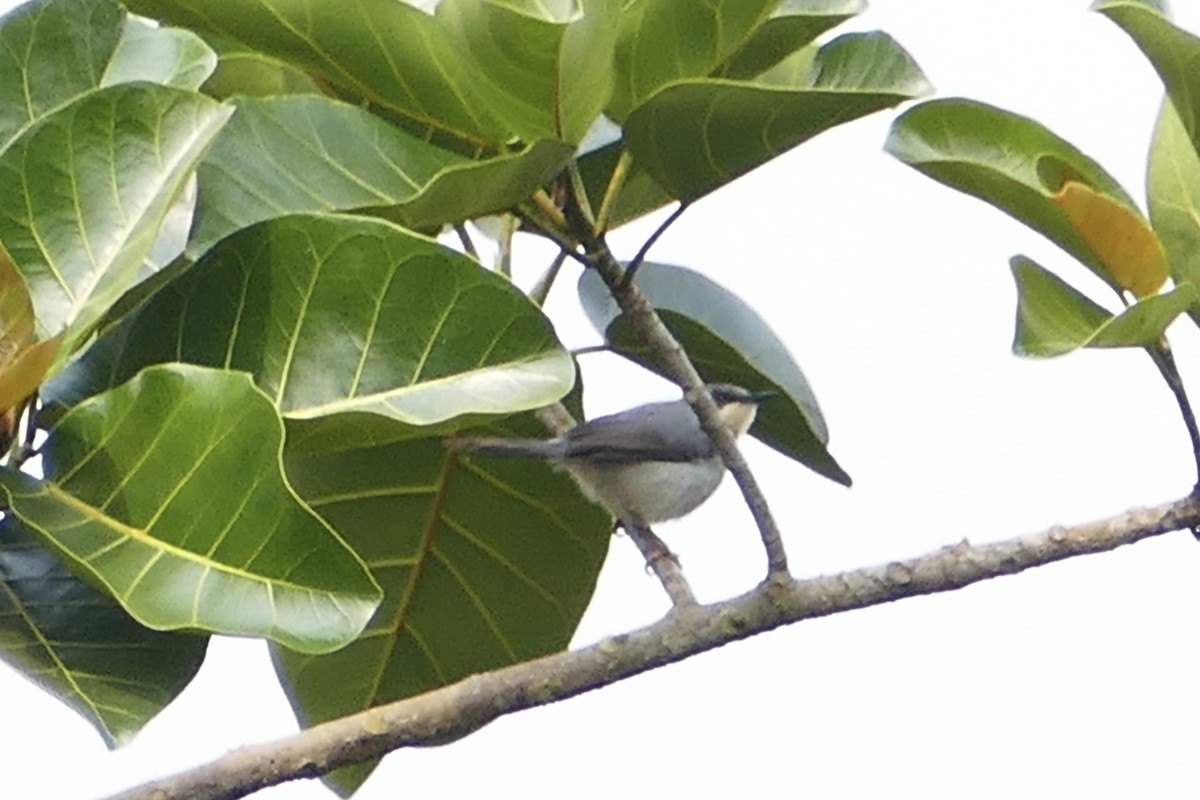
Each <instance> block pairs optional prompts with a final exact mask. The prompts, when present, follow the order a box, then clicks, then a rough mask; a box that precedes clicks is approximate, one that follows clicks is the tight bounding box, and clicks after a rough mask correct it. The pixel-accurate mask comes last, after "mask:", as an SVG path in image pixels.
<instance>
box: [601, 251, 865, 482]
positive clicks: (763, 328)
mask: <svg viewBox="0 0 1200 800" xmlns="http://www.w3.org/2000/svg"><path fill="white" fill-rule="evenodd" d="M637 284H638V288H640V289H641V290H642V292H643V293H645V295H646V296H647V297H648V298H649V299H650V302H651V303H653V304H654V307H655V309H656V310H657V311H658V313H659V315H660V316H661V317H662V318H663V322H664V323H666V326H667V327H668V328H669V329H670V330H671V332H672V333H673V334H674V335H675V337H676V338H677V339H679V342H680V344H682V345H683V347H684V349H685V350H686V351H687V353H688V355H689V357H690V358H691V359H692V362H693V363H694V364H695V365H696V369H697V370H698V371H699V372H700V375H701V377H702V378H704V380H705V381H706V382H708V383H734V384H738V385H741V386H745V387H746V388H748V389H751V390H754V391H764V390H774V391H778V392H779V397H776V398H772V399H771V400H768V401H767V402H765V403H763V404H762V406H761V408H760V409H759V413H758V416H757V417H756V419H755V422H754V427H752V428H751V429H750V433H751V434H752V435H753V436H755V437H756V438H758V439H761V440H762V441H763V442H765V443H766V444H768V445H770V446H771V447H773V448H775V449H776V450H778V451H779V452H781V453H783V454H784V455H786V456H788V457H789V458H793V459H795V460H797V461H799V462H800V463H802V464H804V465H806V466H808V467H810V468H811V469H813V470H815V471H816V472H817V473H819V474H821V475H824V476H825V477H827V478H829V479H830V480H834V481H837V482H838V483H842V484H845V485H847V486H849V485H850V476H849V475H847V474H846V472H845V471H844V470H843V469H842V468H841V466H839V465H838V463H837V461H835V460H834V458H833V456H831V455H830V454H829V451H828V450H827V449H826V447H825V445H826V444H827V443H828V441H829V431H828V429H827V428H826V426H825V419H824V418H823V417H822V415H821V409H820V408H819V407H818V406H817V399H816V396H815V395H814V394H813V391H812V388H811V387H810V386H809V385H808V380H807V379H806V378H805V377H804V373H803V372H801V371H800V367H799V365H797V364H796V362H795V360H794V359H793V358H792V356H791V354H790V353H789V352H788V350H787V347H786V346H785V345H784V344H783V342H782V341H780V339H779V337H778V336H776V335H775V333H774V332H773V331H772V330H771V329H770V328H769V327H768V326H767V324H766V323H765V322H764V321H763V320H762V318H761V317H759V316H758V314H757V313H755V311H754V310H753V309H752V308H750V306H748V305H746V303H745V302H743V301H742V300H741V299H740V298H738V297H737V296H735V295H734V294H732V293H730V292H729V291H728V290H727V289H725V288H724V287H722V286H720V285H718V284H716V283H714V282H713V281H711V280H709V279H708V278H706V277H704V276H703V275H701V274H699V273H697V272H693V271H692V270H689V269H685V268H683V267H675V266H671V265H668V264H655V263H646V264H643V265H642V266H641V268H640V269H639V271H638V273H637ZM579 297H580V300H581V301H582V303H583V307H584V310H585V311H586V312H587V315H588V319H589V320H591V323H592V325H593V326H594V327H595V328H596V330H598V331H599V332H600V333H601V334H602V335H603V336H604V338H605V340H606V341H607V342H608V343H609V344H610V345H612V346H613V347H615V348H616V349H617V351H618V352H620V353H621V354H623V355H625V356H626V357H628V358H630V359H633V360H634V361H636V362H638V363H639V364H642V365H643V366H645V367H647V368H648V369H652V370H654V371H656V372H658V373H659V374H664V375H665V374H668V373H667V372H666V371H665V370H664V368H663V367H662V365H661V364H660V363H659V361H658V359H657V358H656V357H655V356H654V355H653V354H652V353H651V352H650V350H649V348H647V347H646V345H645V344H644V343H643V342H642V341H641V340H640V339H639V338H638V337H637V335H636V334H635V333H634V332H633V330H632V328H631V326H630V325H629V322H628V320H627V319H626V318H625V317H624V316H623V315H621V313H620V310H619V309H618V308H617V306H616V304H615V303H614V302H613V300H612V297H611V296H610V295H609V292H608V290H607V289H606V288H605V286H604V283H603V281H602V280H601V279H600V278H599V276H597V275H596V274H595V272H593V271H591V270H588V271H585V272H584V273H583V275H581V276H580V279H579Z"/></svg>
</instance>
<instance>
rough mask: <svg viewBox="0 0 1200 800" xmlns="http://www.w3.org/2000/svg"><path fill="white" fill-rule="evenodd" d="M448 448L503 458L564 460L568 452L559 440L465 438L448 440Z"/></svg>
mask: <svg viewBox="0 0 1200 800" xmlns="http://www.w3.org/2000/svg"><path fill="white" fill-rule="evenodd" d="M446 446H447V447H448V448H450V450H452V451H460V452H461V451H465V452H469V453H482V454H484V455H487V456H500V457H502V458H547V459H555V458H562V457H563V455H564V453H565V450H566V448H565V446H564V443H563V442H561V441H559V440H558V439H550V440H548V441H541V440H540V439H500V438H463V439H447V440H446Z"/></svg>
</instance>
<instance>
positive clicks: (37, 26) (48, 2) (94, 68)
mask: <svg viewBox="0 0 1200 800" xmlns="http://www.w3.org/2000/svg"><path fill="white" fill-rule="evenodd" d="M124 18H125V13H124V12H123V11H122V10H121V7H120V6H119V5H118V4H117V3H116V2H114V0H35V2H28V3H23V4H21V5H19V6H17V7H16V8H14V9H13V10H12V11H10V12H9V13H7V14H5V15H4V16H3V17H0V152H3V151H4V150H5V149H6V148H7V147H8V146H9V144H10V143H11V142H12V141H13V139H15V138H16V137H17V136H18V135H20V133H21V132H22V131H23V130H24V129H25V128H27V127H28V126H29V125H31V124H32V123H34V122H35V121H37V120H38V119H40V118H41V117H43V116H44V115H45V114H47V113H48V112H50V111H52V110H53V109H55V108H57V107H58V106H60V105H62V104H63V103H65V102H67V101H68V100H70V99H71V98H73V97H77V96H78V95H81V94H83V93H84V92H87V91H90V90H92V89H94V88H96V87H97V86H99V85H100V81H101V79H102V78H103V76H104V71H105V69H106V68H107V67H108V62H109V59H111V58H112V54H113V52H114V51H115V50H116V48H117V43H118V42H119V41H120V39H121V33H122V30H123V27H124ZM5 185H6V186H7V185H10V184H8V183H7V182H6V183H5Z"/></svg>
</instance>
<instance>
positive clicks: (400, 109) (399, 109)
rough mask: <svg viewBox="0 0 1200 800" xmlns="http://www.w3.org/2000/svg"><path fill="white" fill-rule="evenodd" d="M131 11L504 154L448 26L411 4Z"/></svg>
mask: <svg viewBox="0 0 1200 800" xmlns="http://www.w3.org/2000/svg"><path fill="white" fill-rule="evenodd" d="M126 5H127V6H128V7H129V8H130V10H132V11H134V12H135V13H138V14H142V15H144V16H148V17H153V18H155V19H160V20H165V21H167V22H170V23H172V24H176V25H182V26H184V27H187V28H191V29H192V30H195V31H198V32H200V33H204V34H218V35H220V36H222V37H224V38H226V39H230V40H233V41H236V42H240V43H241V44H243V45H246V46H247V47H250V48H252V49H254V50H259V51H261V52H263V53H266V54H267V55H270V56H272V57H275V58H278V59H280V60H282V61H285V62H287V63H289V64H293V65H295V66H296V67H297V68H300V69H302V70H304V71H305V72H308V73H310V74H312V75H316V76H320V77H321V78H322V79H323V80H325V81H327V82H329V83H330V84H332V85H334V86H337V87H339V88H341V89H342V90H344V91H346V92H347V93H348V95H349V96H352V97H357V98H361V99H364V100H369V101H370V102H371V103H372V104H378V105H380V106H382V107H385V108H387V109H389V110H390V111H391V112H392V113H393V114H395V115H396V116H397V117H399V118H401V119H404V120H406V121H407V122H408V124H409V126H410V128H411V129H412V130H418V131H422V132H424V131H437V132H439V133H442V134H446V135H449V136H452V137H454V138H456V139H458V140H460V141H463V142H469V143H470V144H471V145H472V146H474V147H481V148H488V149H492V150H498V149H499V148H501V147H502V146H503V145H504V144H505V143H506V142H507V141H508V140H509V139H510V138H511V132H510V131H509V130H508V128H507V126H506V125H505V124H503V123H502V122H500V121H499V120H497V119H495V117H493V116H492V115H491V114H490V113H488V111H487V109H488V107H489V103H488V98H487V97H486V95H485V93H484V92H483V91H482V88H481V86H480V76H479V75H478V74H477V73H476V72H475V70H474V68H473V66H472V64H471V62H470V61H469V60H468V59H466V58H464V57H463V54H462V53H461V52H459V51H458V50H457V48H456V47H455V46H454V44H453V43H452V42H451V41H450V38H449V36H448V35H447V32H446V30H445V29H444V25H443V24H442V23H441V22H440V21H439V20H437V19H435V18H434V17H432V16H430V15H429V14H426V13H424V12H422V11H420V10H418V9H416V8H413V7H412V6H409V5H406V4H405V3H397V2H384V3H380V2H375V3H349V4H347V3H330V2H327V0H129V2H127V3H126Z"/></svg>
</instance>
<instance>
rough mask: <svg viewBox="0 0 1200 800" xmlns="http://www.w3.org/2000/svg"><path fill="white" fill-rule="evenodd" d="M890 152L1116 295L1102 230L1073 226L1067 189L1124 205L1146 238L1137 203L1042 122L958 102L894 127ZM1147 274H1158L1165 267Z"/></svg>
mask: <svg viewBox="0 0 1200 800" xmlns="http://www.w3.org/2000/svg"><path fill="white" fill-rule="evenodd" d="M886 149H887V150H888V152H890V153H891V154H892V155H894V156H895V157H896V158H898V159H900V160H901V161H903V162H904V163H905V164H908V165H909V166H911V167H913V168H914V169H916V170H918V171H919V172H922V173H924V174H925V175H928V176H929V177H931V178H933V179H934V180H936V181H938V182H940V183H944V184H946V185H947V186H950V187H951V188H954V189H958V190H959V191H961V192H965V193H966V194H969V195H972V196H974V197H978V198H980V199H981V200H984V201H985V202H987V203H989V204H991V205H993V206H995V207H996V208H999V209H1000V210H1002V211H1004V212H1006V213H1008V214H1010V215H1011V216H1013V217H1014V218H1016V219H1017V220H1019V221H1021V222H1023V223H1025V224H1026V225H1028V226H1029V227H1031V228H1033V229H1034V230H1036V231H1038V232H1039V233H1042V234H1043V235H1045V236H1046V237H1048V238H1049V239H1050V240H1051V241H1053V242H1054V243H1055V244H1057V245H1058V246H1059V247H1061V248H1063V249H1064V250H1066V251H1067V252H1068V253H1070V254H1071V255H1072V256H1074V257H1075V258H1077V259H1078V260H1079V261H1080V262H1082V263H1083V264H1084V265H1086V266H1087V267H1088V268H1089V269H1091V270H1092V272H1094V273H1095V274H1096V275H1097V276H1098V277H1100V278H1101V279H1102V280H1103V281H1105V282H1106V283H1107V284H1109V285H1110V286H1112V287H1113V288H1114V290H1116V291H1118V292H1119V291H1120V290H1121V288H1122V286H1121V282H1120V281H1119V280H1118V279H1117V278H1116V277H1114V275H1113V272H1112V269H1111V268H1110V265H1106V263H1105V261H1106V258H1108V257H1109V255H1110V254H1108V253H1105V252H1097V250H1096V249H1095V248H1096V247H1097V246H1099V244H1102V242H1101V243H1099V244H1098V243H1097V241H1096V239H1095V238H1094V236H1095V234H1097V233H1104V231H1103V230H1102V229H1092V230H1091V231H1089V229H1088V228H1087V227H1086V226H1085V227H1084V228H1083V229H1080V228H1078V227H1077V226H1076V223H1077V222H1078V220H1075V221H1073V220H1072V216H1071V215H1070V214H1069V213H1068V209H1067V208H1065V207H1064V205H1063V203H1062V202H1061V200H1062V199H1063V196H1064V195H1063V192H1064V190H1067V189H1069V188H1071V187H1076V188H1078V187H1084V188H1085V189H1087V190H1090V194H1092V195H1095V196H1099V197H1101V198H1104V199H1105V200H1106V201H1107V202H1108V204H1109V206H1110V208H1111V207H1113V206H1120V207H1121V208H1122V209H1123V210H1124V212H1125V215H1124V216H1125V223H1126V224H1128V225H1129V226H1130V230H1131V231H1135V232H1137V233H1139V234H1142V235H1143V236H1144V235H1145V232H1146V231H1149V226H1148V225H1147V224H1146V223H1145V220H1144V219H1143V218H1142V217H1141V213H1140V212H1139V211H1138V210H1137V206H1136V204H1135V203H1134V202H1133V200H1132V199H1130V197H1129V195H1128V194H1126V192H1125V190H1124V189H1123V188H1121V186H1120V184H1118V183H1117V182H1116V180H1115V179H1114V178H1113V177H1112V176H1111V175H1109V174H1108V173H1107V172H1105V171H1104V169H1103V168H1102V167H1101V166H1100V165H1099V164H1097V163H1096V162H1095V161H1093V160H1092V159H1090V158H1088V157H1087V156H1085V155H1084V154H1083V153H1081V152H1079V150H1077V149H1076V148H1075V147H1073V146H1072V145H1071V144H1069V143H1068V142H1066V141H1064V140H1063V139H1061V138H1059V137H1058V136H1056V135H1055V134H1054V133H1052V132H1051V131H1049V130H1048V129H1046V128H1045V127H1044V126H1042V125H1041V124H1040V123H1037V122H1035V121H1033V120H1031V119H1028V118H1026V117H1022V116H1019V115H1017V114H1013V113H1010V112H1008V111H1003V110H1001V109H998V108H995V107H993V106H988V105H985V104H983V103H977V102H975V101H972V100H960V99H950V100H932V101H930V102H928V103H922V104H921V105H919V106H917V107H915V108H912V109H910V110H908V111H906V112H905V113H904V114H902V115H901V116H900V118H899V119H897V120H896V122H895V124H894V125H893V126H892V131H891V134H890V135H889V137H888V141H887V144H886ZM1149 235H1150V236H1151V237H1152V236H1153V232H1152V231H1150V232H1149ZM1089 238H1091V239H1092V243H1089ZM1110 264H1111V261H1110ZM1149 268H1150V269H1152V270H1155V271H1161V270H1163V268H1164V264H1163V263H1162V262H1161V261H1160V262H1158V263H1157V264H1151V265H1150V266H1149ZM1134 273H1135V275H1136V274H1137V269H1136V268H1135V269H1134ZM1146 283H1153V281H1146ZM1158 284H1161V279H1160V280H1158ZM1158 284H1155V285H1158Z"/></svg>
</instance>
